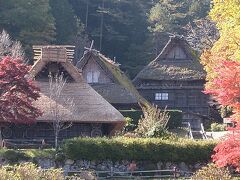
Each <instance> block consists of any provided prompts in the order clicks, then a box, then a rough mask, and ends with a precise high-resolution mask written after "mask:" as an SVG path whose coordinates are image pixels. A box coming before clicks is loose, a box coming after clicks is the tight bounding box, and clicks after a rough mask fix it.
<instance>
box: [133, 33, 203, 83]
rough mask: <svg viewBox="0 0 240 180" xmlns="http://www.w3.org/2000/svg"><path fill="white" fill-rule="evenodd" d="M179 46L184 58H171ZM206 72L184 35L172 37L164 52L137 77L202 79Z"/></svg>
mask: <svg viewBox="0 0 240 180" xmlns="http://www.w3.org/2000/svg"><path fill="white" fill-rule="evenodd" d="M176 47H177V48H179V49H180V50H181V52H182V53H183V57H184V58H179V59H175V58H169V57H170V55H169V54H171V53H172V50H173V49H174V48H176ZM205 76H206V73H205V71H204V70H203V66H202V65H201V64H200V62H199V59H198V57H197V55H196V54H195V52H194V51H193V50H192V49H191V47H190V45H189V44H188V43H187V41H186V40H185V39H184V38H183V37H179V36H173V37H170V39H169V41H168V43H167V44H166V46H165V47H164V48H163V50H162V52H161V53H160V54H159V55H158V56H157V58H156V59H154V60H153V61H152V62H150V63H149V64H148V65H147V66H146V67H145V68H144V69H143V70H142V71H140V72H139V73H138V75H137V76H136V77H135V79H134V82H136V81H138V80H141V79H142V80H200V79H205Z"/></svg>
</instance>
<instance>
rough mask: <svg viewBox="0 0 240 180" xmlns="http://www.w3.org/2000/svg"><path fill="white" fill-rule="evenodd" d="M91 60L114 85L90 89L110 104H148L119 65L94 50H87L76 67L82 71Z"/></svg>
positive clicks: (98, 85) (101, 85) (96, 86)
mask: <svg viewBox="0 0 240 180" xmlns="http://www.w3.org/2000/svg"><path fill="white" fill-rule="evenodd" d="M91 58H93V59H94V60H95V61H96V62H97V63H98V64H99V66H100V67H101V68H102V69H103V70H104V71H105V72H106V73H107V74H108V75H109V76H110V78H111V79H113V81H114V84H96V85H92V87H93V88H94V89H95V90H96V91H97V92H98V93H99V94H101V95H102V96H103V97H104V98H106V99H107V100H108V101H109V102H110V103H120V104H121V103H137V102H140V103H142V104H149V103H148V101H147V100H146V99H145V98H143V97H142V96H141V95H140V94H139V92H138V91H137V90H136V88H135V87H134V85H133V84H132V82H131V81H130V80H129V79H128V77H127V76H126V75H125V74H124V72H122V71H121V69H120V67H119V66H120V64H118V63H116V62H114V61H113V60H111V59H109V58H107V57H105V56H104V55H103V54H101V53H100V52H98V51H96V50H87V51H85V53H84V56H83V57H82V58H81V60H80V61H79V62H78V64H77V67H78V68H79V69H80V70H82V69H83V68H84V66H85V64H86V63H87V62H88V60H89V59H91Z"/></svg>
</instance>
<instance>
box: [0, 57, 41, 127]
mask: <svg viewBox="0 0 240 180" xmlns="http://www.w3.org/2000/svg"><path fill="white" fill-rule="evenodd" d="M29 68H30V67H29V66H27V65H25V64H23V63H21V60H19V59H12V58H11V57H5V58H3V59H2V60H1V61H0V121H4V122H12V123H24V124H27V123H33V122H35V119H36V118H37V117H38V116H40V115H41V112H40V110H39V109H37V108H36V107H34V105H33V102H34V101H35V100H37V98H38V97H39V96H40V95H39V88H37V87H36V86H35V85H34V84H33V81H32V80H30V79H28V78H26V76H27V73H28V71H29Z"/></svg>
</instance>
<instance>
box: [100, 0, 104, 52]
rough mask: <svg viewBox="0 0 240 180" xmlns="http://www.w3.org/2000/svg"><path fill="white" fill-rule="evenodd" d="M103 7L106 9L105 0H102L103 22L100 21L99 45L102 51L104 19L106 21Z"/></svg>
mask: <svg viewBox="0 0 240 180" xmlns="http://www.w3.org/2000/svg"><path fill="white" fill-rule="evenodd" d="M103 9H104V0H102V14H101V23H100V45H99V50H100V51H101V50H102V39H103V21H104V15H103Z"/></svg>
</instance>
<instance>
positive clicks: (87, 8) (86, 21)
mask: <svg viewBox="0 0 240 180" xmlns="http://www.w3.org/2000/svg"><path fill="white" fill-rule="evenodd" d="M86 3H87V7H86V19H85V26H86V30H87V27H88V11H89V0H86Z"/></svg>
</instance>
